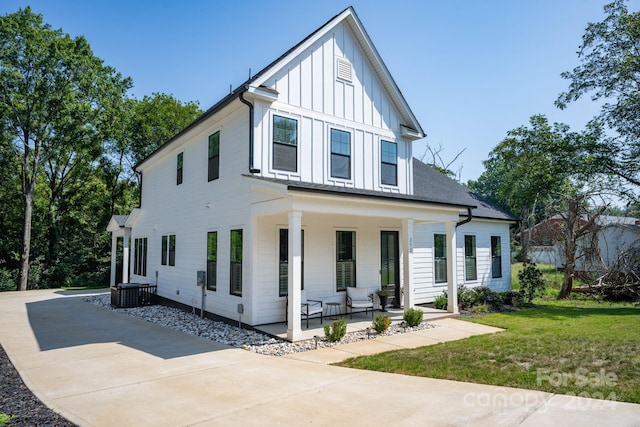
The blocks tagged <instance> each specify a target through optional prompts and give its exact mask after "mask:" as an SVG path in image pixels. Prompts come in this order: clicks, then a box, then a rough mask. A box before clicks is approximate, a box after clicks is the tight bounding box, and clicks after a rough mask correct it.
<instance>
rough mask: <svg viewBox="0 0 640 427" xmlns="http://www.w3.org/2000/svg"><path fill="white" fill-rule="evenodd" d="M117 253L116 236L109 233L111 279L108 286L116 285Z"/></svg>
mask: <svg viewBox="0 0 640 427" xmlns="http://www.w3.org/2000/svg"><path fill="white" fill-rule="evenodd" d="M117 251H118V236H117V235H116V233H114V232H111V278H110V279H109V286H115V285H116V258H117V256H116V255H117Z"/></svg>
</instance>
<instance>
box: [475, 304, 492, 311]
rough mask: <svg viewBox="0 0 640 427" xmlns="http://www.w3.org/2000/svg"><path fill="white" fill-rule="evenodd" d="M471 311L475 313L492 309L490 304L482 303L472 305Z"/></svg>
mask: <svg viewBox="0 0 640 427" xmlns="http://www.w3.org/2000/svg"><path fill="white" fill-rule="evenodd" d="M471 311H473V312H474V313H488V312H490V311H491V309H490V308H489V304H487V303H481V304H476V305H474V306H473V307H471Z"/></svg>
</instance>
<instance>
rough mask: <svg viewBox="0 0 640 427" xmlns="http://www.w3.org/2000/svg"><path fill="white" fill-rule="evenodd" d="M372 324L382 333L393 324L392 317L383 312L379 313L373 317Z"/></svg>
mask: <svg viewBox="0 0 640 427" xmlns="http://www.w3.org/2000/svg"><path fill="white" fill-rule="evenodd" d="M372 326H373V329H374V330H375V331H376V332H377V333H379V334H381V333H383V332H384V331H386V330H387V329H389V326H391V318H390V317H389V316H385V315H384V314H382V313H378V314H376V316H375V317H374V318H373V322H372Z"/></svg>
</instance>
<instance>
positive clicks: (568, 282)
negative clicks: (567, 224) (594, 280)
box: [558, 233, 576, 299]
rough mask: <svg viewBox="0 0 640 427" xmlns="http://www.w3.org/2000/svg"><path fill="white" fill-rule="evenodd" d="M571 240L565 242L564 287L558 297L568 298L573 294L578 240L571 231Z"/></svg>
mask: <svg viewBox="0 0 640 427" xmlns="http://www.w3.org/2000/svg"><path fill="white" fill-rule="evenodd" d="M571 234H572V236H571V240H568V241H567V242H566V244H565V252H566V254H565V255H566V261H567V262H566V265H565V266H564V279H563V281H562V288H561V289H560V294H558V299H566V298H569V297H570V296H571V290H572V289H573V277H574V275H575V271H576V242H575V236H574V235H573V233H571Z"/></svg>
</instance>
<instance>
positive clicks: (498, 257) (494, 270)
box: [491, 236, 502, 278]
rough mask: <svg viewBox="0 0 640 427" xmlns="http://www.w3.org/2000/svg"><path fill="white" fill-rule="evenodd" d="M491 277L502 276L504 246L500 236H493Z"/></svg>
mask: <svg viewBox="0 0 640 427" xmlns="http://www.w3.org/2000/svg"><path fill="white" fill-rule="evenodd" d="M491 277H493V278H499V277H502V247H501V244H500V236H491Z"/></svg>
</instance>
